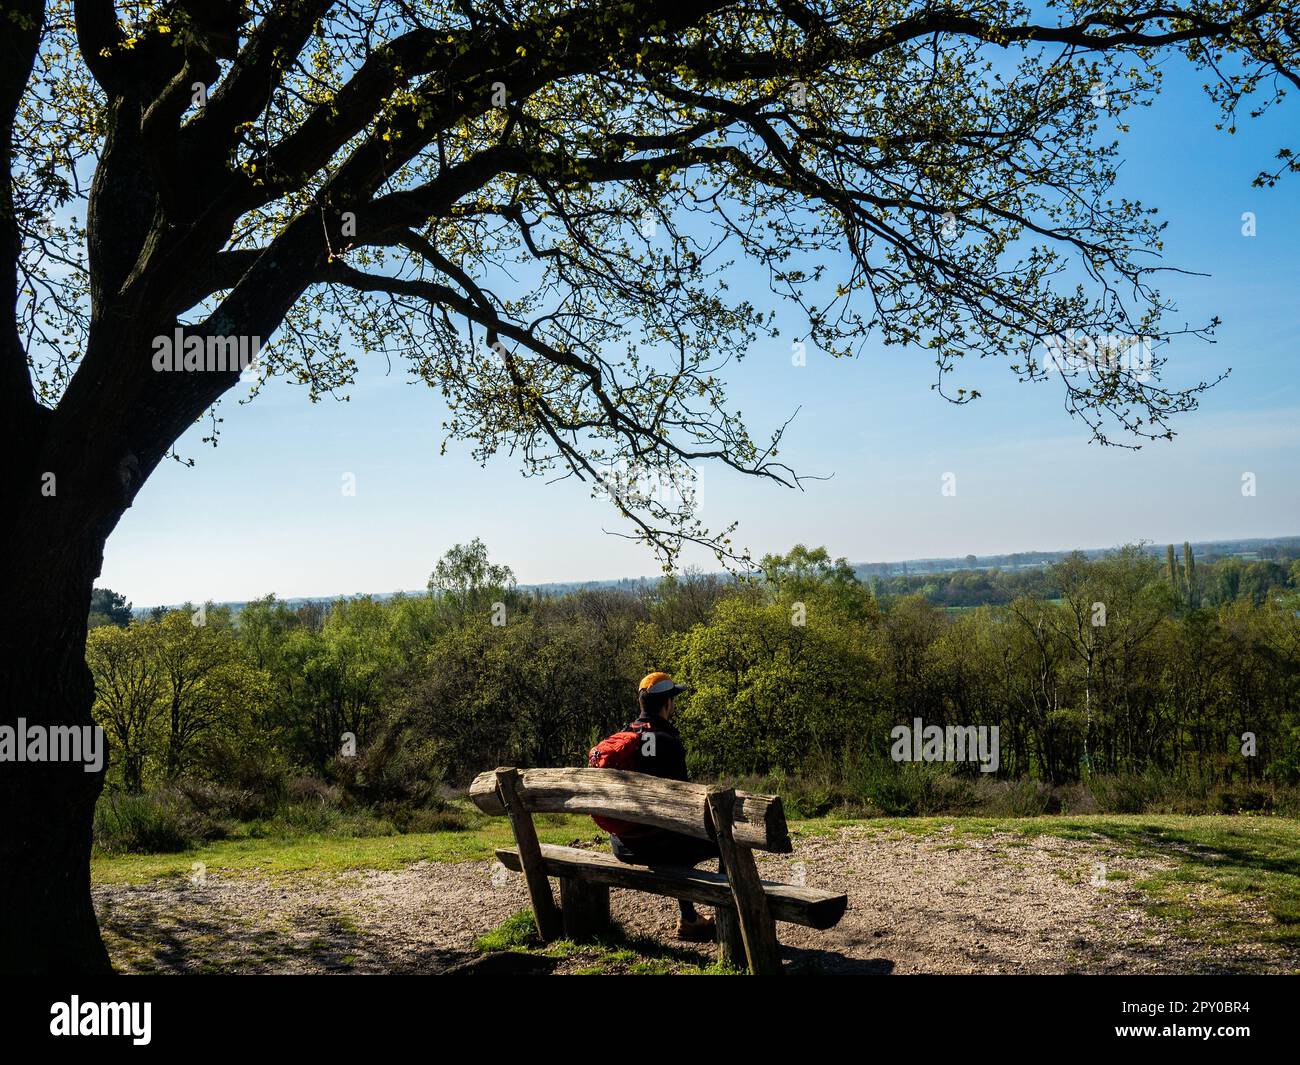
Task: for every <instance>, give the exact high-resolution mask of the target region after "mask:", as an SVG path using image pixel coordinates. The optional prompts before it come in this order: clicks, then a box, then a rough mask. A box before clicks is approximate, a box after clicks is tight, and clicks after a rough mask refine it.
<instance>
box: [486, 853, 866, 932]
mask: <svg viewBox="0 0 1300 1065" xmlns="http://www.w3.org/2000/svg"><path fill="white" fill-rule="evenodd" d="M496 853H497V858H498V859H499V860H500V862H501V864H502V865H504V866H505V867H506V868H507V869H511V870H513V871H514V872H516V873H517V872H520V871H521V870H522V868H523V866H522V863H521V862H520V861H519V851H518V849H517V848H515V847H500V848H498V849H497V852H496ZM542 860H543V862H544V864H545V866H546V872H547V875H548V876H554V877H561V878H564V877H571V878H574V879H578V880H589V881H591V882H593V883H597V884H607V885H609V886H611V887H620V888H631V889H633V890H636V891H648V892H650V893H652V894H655V895H666V896H668V897H669V898H674V899H689V900H690V901H691V902H698V903H702V904H703V905H705V906H731V905H734V900H733V898H732V894H731V887H730V885H729V884H728V883H727V878H726V877H725V876H723V875H722V874H721V873H713V872H708V871H706V870H703V869H688V868H683V867H680V866H672V865H649V866H647V865H629V864H628V863H626V862H620V861H619V860H618V859H617V858H615V857H614V856H613V855H612V854H605V853H602V852H599V851H588V850H582V849H580V848H578V847H557V846H554V845H552V844H542ZM762 885H763V894H764V895H766V896H767V905H768V908H769V909H770V910H771V913H772V917H773V918H774V919H775V920H777V921H784V922H786V923H787V924H797V925H804V926H806V927H808V928H818V929H823V930H824V929H827V928H833V927H834V926H835V925H836V924H837V923H838V922H839V919H840V918H841V917H843V916H844V911H845V909H847V907H848V901H849V899H848V896H847V895H843V894H839V895H837V894H835V893H834V892H831V891H822V890H821V889H819V888H809V887H798V886H796V885H794V884H778V883H776V882H774V881H771V880H764V881H762Z"/></svg>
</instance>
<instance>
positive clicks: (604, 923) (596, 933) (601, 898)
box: [560, 877, 609, 943]
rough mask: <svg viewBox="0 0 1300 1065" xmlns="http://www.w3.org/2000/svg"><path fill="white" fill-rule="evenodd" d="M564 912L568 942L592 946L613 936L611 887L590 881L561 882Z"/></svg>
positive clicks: (565, 936) (567, 880)
mask: <svg viewBox="0 0 1300 1065" xmlns="http://www.w3.org/2000/svg"><path fill="white" fill-rule="evenodd" d="M560 912H561V915H562V917H563V919H564V938H565V939H572V940H573V941H574V942H575V943H590V942H592V941H593V940H595V939H599V938H600V937H602V936H604V935H606V934H607V933H608V932H609V887H608V886H607V885H605V884H593V883H591V882H589V881H587V880H575V879H573V878H572V877H563V878H562V879H561V880H560Z"/></svg>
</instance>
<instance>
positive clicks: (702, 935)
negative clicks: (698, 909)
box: [677, 917, 718, 943]
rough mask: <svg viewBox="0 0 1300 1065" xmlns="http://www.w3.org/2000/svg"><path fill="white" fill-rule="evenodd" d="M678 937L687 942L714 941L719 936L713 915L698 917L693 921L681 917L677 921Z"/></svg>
mask: <svg viewBox="0 0 1300 1065" xmlns="http://www.w3.org/2000/svg"><path fill="white" fill-rule="evenodd" d="M677 938H678V939H682V940H685V941H686V942H687V943H712V942H713V941H714V940H715V939H717V938H718V928H717V925H715V924H714V923H713V918H712V917H697V918H695V920H693V921H687V920H686V919H685V918H680V919H678V921H677Z"/></svg>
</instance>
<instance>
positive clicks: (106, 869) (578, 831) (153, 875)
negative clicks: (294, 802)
mask: <svg viewBox="0 0 1300 1065" xmlns="http://www.w3.org/2000/svg"><path fill="white" fill-rule="evenodd" d="M597 831H598V830H597V828H596V826H595V825H593V824H592V823H591V818H589V817H578V816H574V815H566V814H554V815H545V816H543V817H539V818H537V836H538V838H539V839H540V840H541V841H542V842H543V843H560V844H564V843H570V842H572V841H573V840H574V839H578V838H587V839H590V838H591V837H592V836H593V835H595V834H596V833H597ZM513 843H514V840H513V838H512V837H511V835H510V825H509V823H508V822H507V821H506V819H505V818H503V817H496V818H492V819H491V820H489V821H486V822H485V823H484V824H483V825H481V826H480V827H478V828H475V829H470V830H466V831H458V832H432V833H427V834H421V835H416V834H412V835H406V836H360V837H344V838H339V837H331V836H300V837H296V838H265V839H230V840H219V841H216V842H213V843H206V844H203V845H201V846H199V847H195V848H193V849H191V850H187V851H181V852H179V853H175V854H122V855H114V856H112V857H99V858H94V859H92V860H91V863H90V876H91V880H92V881H93V882H94V883H96V884H139V883H144V882H146V881H149V880H159V879H162V878H164V877H179V876H189V875H190V870H191V865H192V863H194V862H202V863H203V864H204V866H205V867H206V869H207V872H208V873H209V874H215V875H227V876H230V875H235V876H238V875H256V876H277V875H283V874H289V873H317V874H327V873H340V872H345V871H347V870H349V869H400V868H402V867H403V866H407V865H412V864H414V863H415V862H468V861H485V860H488V859H490V858H492V856H493V853H494V851H495V849H496V848H497V847H507V846H511V845H513Z"/></svg>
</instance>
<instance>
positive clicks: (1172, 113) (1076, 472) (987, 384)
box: [98, 64, 1300, 606]
mask: <svg viewBox="0 0 1300 1065" xmlns="http://www.w3.org/2000/svg"><path fill="white" fill-rule="evenodd" d="M1184 68H1185V64H1182V65H1181V66H1180V64H1171V69H1170V72H1169V74H1168V76H1167V79H1166V86H1165V93H1164V94H1163V96H1162V99H1161V100H1160V101H1158V102H1157V103H1156V104H1155V106H1154V107H1152V108H1149V109H1142V110H1139V111H1137V112H1135V114H1134V115H1133V118H1132V127H1133V128H1132V132H1131V134H1129V135H1128V136H1127V137H1126V138H1125V141H1124V148H1123V151H1124V156H1125V159H1126V162H1125V164H1124V167H1123V169H1122V170H1121V175H1122V177H1121V183H1120V191H1121V192H1122V193H1124V194H1126V195H1129V196H1136V197H1138V198H1141V199H1142V200H1143V201H1144V202H1146V203H1147V204H1148V205H1152V206H1158V207H1159V208H1160V209H1161V212H1162V215H1163V216H1164V217H1165V218H1167V219H1168V220H1169V222H1170V226H1169V229H1168V230H1167V231H1166V261H1167V263H1168V264H1170V265H1176V266H1180V267H1183V268H1185V269H1190V270H1197V271H1203V272H1206V273H1208V274H1209V275H1210V276H1208V277H1188V276H1179V275H1170V276H1168V277H1166V278H1164V279H1163V280H1162V281H1161V283H1160V287H1161V289H1162V291H1163V292H1164V293H1165V294H1166V295H1167V296H1170V297H1173V298H1174V299H1175V300H1176V302H1177V303H1178V305H1179V309H1180V312H1181V314H1182V316H1183V317H1185V318H1186V320H1187V321H1188V322H1189V323H1192V324H1201V323H1203V322H1204V321H1206V320H1208V319H1209V318H1210V317H1211V316H1213V315H1215V314H1218V315H1219V316H1220V317H1221V318H1222V319H1223V325H1222V327H1221V329H1220V330H1219V333H1218V337H1217V339H1218V342H1217V343H1216V344H1206V343H1205V342H1203V341H1200V340H1196V339H1186V340H1178V341H1175V343H1174V344H1173V345H1172V347H1171V348H1169V349H1167V353H1168V354H1169V357H1170V363H1169V365H1168V366H1167V367H1166V374H1167V378H1166V379H1167V380H1168V381H1169V382H1170V383H1172V384H1176V385H1182V384H1194V383H1195V382H1196V381H1198V380H1201V379H1203V378H1204V379H1212V378H1213V377H1215V376H1217V374H1218V373H1219V372H1220V370H1221V369H1223V368H1225V367H1228V366H1231V367H1232V374H1231V376H1230V377H1229V378H1228V379H1227V380H1226V381H1225V382H1223V383H1222V384H1220V385H1219V386H1218V387H1217V388H1215V389H1214V390H1212V391H1211V392H1210V393H1209V394H1208V395H1207V396H1206V397H1204V400H1203V404H1202V410H1201V411H1199V412H1196V413H1194V414H1191V415H1185V416H1183V418H1182V419H1181V420H1180V421H1179V422H1178V423H1177V424H1176V425H1175V428H1177V429H1179V431H1180V435H1179V436H1178V437H1177V438H1176V439H1175V440H1174V441H1173V442H1172V443H1165V442H1159V443H1154V444H1149V445H1147V446H1146V447H1145V448H1144V449H1143V450H1141V451H1139V452H1136V453H1135V452H1131V451H1126V450H1120V449H1115V448H1109V449H1103V448H1099V447H1097V446H1096V445H1090V444H1089V442H1088V432H1087V430H1086V427H1084V426H1083V425H1082V423H1080V422H1077V421H1072V420H1071V419H1070V418H1069V417H1068V415H1067V414H1066V413H1065V411H1064V408H1063V406H1062V398H1063V397H1062V393H1061V388H1060V386H1059V384H1052V383H1045V384H1039V385H1022V384H1018V383H1017V382H1016V380H1015V378H1014V376H1013V375H1012V373H1011V372H1010V371H1009V370H1008V369H1007V367H1006V366H1005V364H988V363H986V364H983V365H980V366H974V367H970V368H968V369H967V370H965V371H963V373H964V376H963V377H962V379H961V380H959V381H956V378H954V379H953V380H954V381H956V384H960V385H964V386H966V387H976V388H979V389H980V390H981V391H982V392H983V393H984V395H983V398H981V399H980V400H978V401H976V402H975V403H974V404H970V405H967V406H965V407H954V406H952V405H950V404H948V403H946V402H945V401H944V400H942V399H941V398H939V396H938V395H937V393H935V392H932V391H931V390H930V388H929V386H930V384H931V383H932V382H933V380H934V374H935V369H934V366H933V364H932V363H931V362H930V361H929V359H928V358H927V356H926V355H925V354H924V353H921V352H905V351H902V350H900V349H883V348H881V347H879V346H877V347H873V348H869V349H868V352H867V354H866V355H865V356H864V357H863V358H861V359H859V360H856V361H844V362H834V361H832V360H829V359H827V358H825V357H824V356H819V355H817V354H816V353H815V352H810V353H809V359H808V364H807V365H806V366H803V367H795V366H792V365H791V360H790V349H789V339H788V338H789V336H790V333H791V330H790V329H789V328H786V329H783V331H782V332H783V336H782V338H780V339H778V340H777V341H775V342H768V343H767V344H766V345H765V346H761V347H758V348H756V349H755V350H753V351H752V352H751V353H750V354H749V356H748V357H747V358H746V360H745V362H744V363H742V364H741V366H740V367H739V368H738V370H737V371H736V372H735V373H734V374H733V375H732V377H731V379H730V384H731V392H730V395H731V397H732V401H733V402H732V405H733V407H735V408H739V409H741V410H743V411H744V413H745V418H746V421H747V423H748V425H749V427H750V429H751V432H752V433H753V434H754V436H755V438H756V439H762V438H764V437H765V436H766V435H767V433H768V432H769V431H770V430H771V429H773V428H775V427H776V426H777V425H779V424H780V423H781V422H782V421H784V420H785V419H786V418H787V417H788V416H789V415H790V414H791V413H792V412H793V411H794V410H795V408H801V410H800V414H799V416H798V417H797V418H796V419H795V421H794V423H793V424H792V425H791V426H790V429H789V430H788V433H787V438H786V442H785V446H784V457H785V458H786V460H787V461H788V462H789V463H790V464H791V465H792V466H794V467H795V468H796V469H797V470H799V471H800V472H801V473H809V474H820V475H833V476H831V478H830V479H829V480H825V481H809V482H807V487H806V490H805V491H803V492H795V491H791V490H788V489H784V488H781V487H780V486H779V485H775V484H771V483H767V482H763V481H758V480H756V479H753V478H747V477H744V476H743V475H740V474H732V473H729V472H727V471H724V470H722V469H720V468H714V467H711V466H705V467H703V468H702V469H701V471H700V481H699V500H700V504H701V516H702V518H704V520H705V521H706V522H707V523H709V524H710V525H712V526H714V527H716V526H719V525H725V524H727V523H729V522H730V521H731V520H733V519H738V520H739V521H740V527H739V530H738V532H737V535H736V540H737V542H738V543H739V544H742V545H745V546H748V547H749V548H751V549H752V550H753V551H754V553H755V555H758V554H761V553H763V552H766V551H773V550H785V549H787V548H789V547H790V546H791V545H792V544H794V543H796V542H804V543H807V544H810V545H813V544H822V545H825V546H826V547H827V548H828V549H829V550H830V551H831V553H832V554H833V555H837V556H838V555H843V556H846V557H848V558H849V559H850V560H851V561H855V562H864V561H882V560H899V559H910V558H920V557H932V556H954V555H965V554H968V553H975V554H986V553H1000V552H1007V551H1018V550H1032V549H1042V550H1052V549H1063V548H1071V547H1106V546H1110V545H1114V544H1119V543H1123V542H1127V541H1132V540H1137V539H1150V540H1153V541H1155V542H1157V543H1165V542H1179V543H1181V542H1182V541H1183V540H1193V541H1195V540H1209V539H1219V538H1233V537H1253V536H1279V535H1286V534H1296V533H1300V476H1298V474H1297V457H1300V417H1297V414H1298V413H1300V402H1298V400H1300V387H1298V385H1297V380H1298V377H1297V339H1298V333H1300V255H1298V254H1297V249H1300V184H1298V183H1297V180H1296V179H1295V176H1292V178H1291V179H1290V180H1288V179H1284V180H1283V181H1282V182H1281V183H1280V184H1279V185H1278V186H1277V187H1276V188H1274V189H1272V190H1258V189H1252V188H1251V186H1250V181H1251V179H1252V178H1253V177H1254V176H1255V174H1256V173H1258V172H1259V170H1260V169H1261V168H1262V167H1264V166H1266V165H1268V164H1269V163H1270V162H1271V161H1272V156H1273V153H1274V152H1275V150H1276V149H1277V148H1278V147H1280V146H1281V145H1282V144H1286V143H1293V142H1294V141H1295V140H1296V139H1297V138H1295V136H1294V134H1295V132H1296V129H1297V127H1298V126H1300V111H1297V109H1296V105H1297V104H1300V101H1296V100H1291V101H1288V103H1289V104H1291V106H1290V107H1289V108H1286V109H1284V110H1283V111H1281V112H1278V113H1277V114H1276V116H1270V117H1268V118H1267V119H1266V120H1265V121H1261V122H1244V123H1243V126H1242V129H1241V131H1240V132H1239V133H1238V134H1237V135H1236V136H1234V137H1230V136H1228V135H1227V134H1225V133H1221V132H1218V131H1216V130H1215V129H1214V128H1213V123H1214V119H1215V115H1216V112H1215V110H1214V108H1213V107H1212V106H1211V105H1210V104H1209V102H1208V101H1207V100H1206V99H1205V97H1204V96H1203V94H1201V93H1200V91H1199V89H1198V87H1197V86H1198V81H1197V79H1196V78H1195V76H1194V75H1193V74H1192V73H1191V72H1189V71H1186V70H1185V69H1184ZM1247 211H1251V212H1254V213H1255V215H1256V218H1257V234H1256V235H1255V236H1254V237H1246V236H1243V234H1242V221H1241V218H1242V214H1243V212H1247ZM736 282H738V283H739V284H742V285H743V284H744V283H745V282H746V277H745V274H744V272H743V271H741V272H740V275H739V276H738V278H737V279H736ZM733 287H735V283H733ZM746 291H747V292H748V293H759V295H756V296H753V297H752V298H754V299H755V300H756V301H757V300H760V299H761V298H762V296H761V293H763V292H765V291H766V289H765V287H763V286H762V285H761V284H759V283H757V282H756V283H755V284H754V285H753V286H752V287H749V288H747V289H746ZM773 300H775V297H773ZM791 321H793V320H791ZM1172 321H1174V319H1171V322H1172ZM768 349H770V350H768ZM221 413H222V416H223V417H224V418H225V422H224V425H223V434H222V440H221V444H220V446H219V447H218V448H217V449H216V450H212V449H210V448H207V447H205V446H203V445H202V444H200V443H199V437H200V436H202V435H203V432H202V429H201V428H196V429H195V430H194V431H192V432H191V433H190V434H189V435H187V437H185V438H184V439H183V440H182V441H181V444H180V445H179V448H180V450H181V452H182V453H183V454H187V455H192V456H194V457H195V458H196V459H197V465H196V466H195V467H194V468H192V469H190V468H184V467H181V466H180V465H178V464H175V463H171V462H167V463H164V465H163V466H162V467H160V468H159V470H158V471H157V473H155V474H154V476H153V477H152V478H151V479H150V481H149V482H148V484H146V486H145V487H144V489H143V490H142V491H141V493H140V495H139V496H138V497H137V499H136V502H135V505H134V507H133V508H132V509H131V510H130V511H128V512H127V514H126V516H125V517H124V518H123V519H122V522H121V524H120V525H119V526H118V528H117V530H116V532H115V533H114V535H113V536H112V537H111V538H110V540H109V543H108V548H107V551H106V555H105V561H104V569H103V573H102V576H101V578H100V580H99V582H98V583H99V584H100V585H103V586H108V587H111V588H114V589H115V590H117V591H119V592H122V593H124V594H125V595H126V596H127V597H128V598H129V599H131V600H132V601H134V603H135V605H136V606H146V605H152V604H156V603H174V602H180V601H184V600H187V599H188V600H194V601H200V600H205V599H214V600H218V601H221V600H242V599H248V598H252V597H254V596H258V595H264V594H266V593H267V592H275V593H276V594H278V595H280V596H282V597H290V596H303V595H314V596H315V595H322V596H323V595H335V594H351V593H356V592H384V591H394V590H398V589H413V588H422V587H423V586H424V583H425V581H426V579H427V577H428V574H429V572H430V570H431V569H432V568H433V564H434V562H435V561H436V560H437V558H438V557H439V556H440V555H441V554H442V553H443V552H444V551H445V550H446V549H447V548H448V547H450V546H451V545H452V544H454V543H457V542H464V541H467V540H469V539H471V538H473V537H474V536H480V537H482V538H483V540H484V541H485V542H486V544H487V545H488V548H489V549H490V552H491V554H492V557H493V559H494V560H495V561H499V562H505V563H507V564H509V565H510V566H511V567H512V568H513V569H514V571H515V574H516V576H517V577H518V578H519V580H520V581H522V582H525V583H539V582H547V581H571V580H594V579H604V578H612V577H625V576H637V575H642V574H647V575H649V574H654V573H656V572H658V567H657V563H656V562H655V560H654V558H653V557H652V556H651V555H650V554H649V552H648V550H647V549H645V548H643V547H640V546H638V545H636V544H634V543H632V542H630V541H627V540H624V539H620V538H618V537H615V536H612V535H609V534H608V532H606V530H609V531H623V532H626V531H627V529H626V527H625V526H624V525H623V524H621V521H620V519H619V518H618V516H617V515H616V514H615V513H614V511H613V510H612V508H611V507H610V506H609V504H608V503H605V502H602V501H600V500H596V499H592V498H590V497H589V494H588V491H587V489H586V488H585V487H584V486H583V485H581V484H579V483H577V482H575V481H567V482H562V483H560V484H550V485H548V484H546V483H544V481H542V480H540V479H525V478H522V477H521V476H520V474H519V471H518V467H517V466H516V465H515V464H514V463H513V462H512V461H511V460H510V459H509V457H508V456H500V457H498V458H496V459H494V460H493V461H492V462H491V463H490V464H489V465H488V466H487V467H486V468H481V467H480V466H478V464H477V463H475V462H474V461H473V460H472V459H471V457H470V456H469V454H468V448H467V447H465V446H463V445H459V444H456V443H453V444H451V445H449V448H448V453H447V454H446V455H445V456H441V457H440V456H439V454H438V449H439V444H440V442H441V439H442V437H441V433H440V429H439V426H440V424H441V422H442V418H443V407H442V405H441V401H440V398H439V397H438V396H437V395H436V394H435V393H434V392H433V391H432V390H431V389H429V388H428V387H427V386H426V385H424V384H423V383H415V384H411V383H408V380H407V378H406V377H405V375H404V373H403V371H402V370H401V368H400V367H396V368H395V369H394V371H393V373H392V374H391V375H385V368H384V366H383V365H382V364H381V365H379V366H369V367H367V366H365V365H364V364H363V370H362V377H361V380H360V381H359V383H358V385H357V387H356V388H355V389H354V390H353V391H352V400H351V402H349V403H335V402H333V401H331V400H329V399H326V400H324V401H323V402H322V403H320V404H316V405H312V404H310V403H308V402H307V399H306V394H305V392H304V391H303V390H301V389H299V388H296V387H293V386H289V385H285V384H283V383H279V382H277V383H275V384H273V385H272V386H271V387H269V388H268V390H267V392H266V393H264V394H263V395H262V396H261V397H259V398H258V399H257V400H256V401H255V402H253V403H251V404H249V405H247V406H239V405H237V404H235V403H231V402H227V403H225V404H223V408H222V411H221ZM1247 472H1250V473H1253V474H1255V477H1256V481H1257V494H1256V495H1255V496H1254V497H1247V496H1243V495H1242V492H1241V478H1242V474H1243V473H1247ZM345 473H353V474H355V476H356V495H355V496H354V497H348V496H344V495H343V494H342V492H341V490H340V486H341V482H342V477H343V474H345ZM945 473H954V474H955V475H956V478H957V480H956V484H957V493H956V495H955V496H944V495H942V494H941V492H940V484H941V478H942V477H943V475H944V474H945ZM686 561H687V562H694V563H696V564H699V565H702V566H704V567H705V568H716V566H715V565H714V563H713V560H712V557H711V556H709V555H707V554H697V555H694V556H689V555H688V556H687V558H686Z"/></svg>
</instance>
